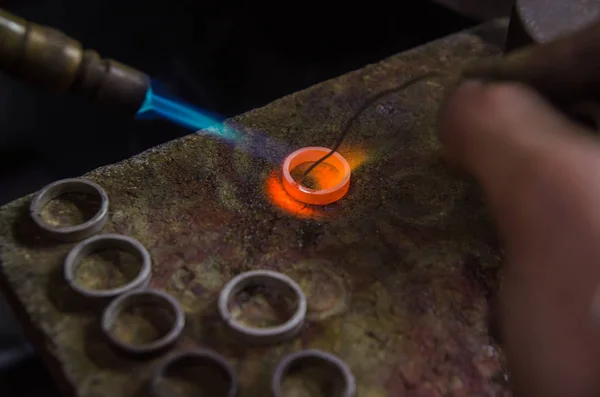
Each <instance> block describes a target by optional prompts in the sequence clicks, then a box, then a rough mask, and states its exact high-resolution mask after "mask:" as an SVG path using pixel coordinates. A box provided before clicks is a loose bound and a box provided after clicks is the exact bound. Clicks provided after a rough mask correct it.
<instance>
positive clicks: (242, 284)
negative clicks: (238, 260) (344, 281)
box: [219, 270, 306, 343]
mask: <svg viewBox="0 0 600 397" xmlns="http://www.w3.org/2000/svg"><path fill="white" fill-rule="evenodd" d="M219 313H220V315H221V318H222V319H223V320H224V321H225V322H226V323H227V324H228V325H229V327H231V329H232V330H233V331H234V332H235V333H236V334H237V335H238V336H240V337H242V338H244V339H246V340H248V341H251V342H256V343H277V342H280V341H282V340H286V339H289V338H292V337H294V336H295V335H296V334H297V333H298V332H299V331H300V329H301V328H302V325H303V324H304V320H305V317H306V297H305V296H304V292H302V289H301V288H300V286H299V285H298V284H297V283H296V282H295V281H294V280H292V279H291V278H289V277H288V276H286V275H284V274H281V273H277V272H273V271H268V270H255V271H250V272H246V273H242V274H240V275H238V276H236V277H234V278H233V279H231V280H230V281H229V282H228V283H227V284H226V285H225V287H224V288H223V290H221V293H220V295H219Z"/></svg>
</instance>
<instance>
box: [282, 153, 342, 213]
mask: <svg viewBox="0 0 600 397" xmlns="http://www.w3.org/2000/svg"><path fill="white" fill-rule="evenodd" d="M330 151H331V149H327V148H324V147H318V146H311V147H306V148H302V149H299V150H296V151H295V152H294V153H292V154H290V155H289V156H288V157H287V158H286V159H285V161H284V163H283V178H282V179H283V187H284V188H285V190H286V192H287V193H288V194H289V195H290V196H292V197H293V198H295V199H296V200H298V201H300V202H303V203H305V204H313V205H326V204H331V203H333V202H336V201H338V200H339V199H341V198H342V197H344V196H345V195H346V193H347V192H348V189H349V188H350V174H351V170H350V165H349V164H348V161H346V159H345V158H344V157H342V156H341V155H340V154H339V153H337V152H335V153H333V155H331V156H329V157H328V158H327V159H326V160H325V161H323V163H321V164H319V165H318V166H317V167H315V168H314V170H312V171H311V173H310V174H309V175H308V176H307V177H306V178H305V179H304V181H302V184H300V183H298V181H299V180H300V178H301V176H302V175H303V174H304V172H305V171H306V169H308V167H310V166H311V165H312V164H313V163H315V162H316V161H317V160H319V159H320V158H322V157H323V156H325V155H326V154H328V153H329V152H330Z"/></svg>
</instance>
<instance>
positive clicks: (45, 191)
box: [29, 178, 108, 241]
mask: <svg viewBox="0 0 600 397" xmlns="http://www.w3.org/2000/svg"><path fill="white" fill-rule="evenodd" d="M67 193H85V194H90V195H95V196H99V198H100V208H99V209H98V212H96V214H95V215H94V216H93V217H92V218H91V219H89V220H87V221H85V222H83V223H81V224H79V225H75V226H63V227H55V226H52V225H50V224H48V223H47V222H45V221H44V220H43V219H42V217H41V216H40V212H41V211H42V209H43V208H44V206H46V204H48V203H49V202H50V201H52V200H54V199H55V198H57V197H59V196H62V195H63V194H67ZM29 212H30V214H31V217H32V218H33V221H34V222H35V223H36V224H37V225H38V226H39V227H40V228H41V229H42V230H43V231H44V232H46V233H47V234H48V235H49V236H51V237H53V238H55V239H56V240H59V241H77V240H83V239H84V238H87V237H89V236H91V235H93V234H95V233H97V232H99V231H100V230H101V229H102V228H103V227H104V225H105V224H106V221H107V220H108V195H107V194H106V192H105V191H104V189H102V187H100V185H98V184H96V183H94V182H92V181H89V180H87V179H80V178H71V179H62V180H60V181H56V182H53V183H51V184H49V185H47V186H45V187H44V188H42V190H40V192H39V193H38V194H37V195H36V196H35V197H34V198H33V200H32V201H31V204H30V206H29Z"/></svg>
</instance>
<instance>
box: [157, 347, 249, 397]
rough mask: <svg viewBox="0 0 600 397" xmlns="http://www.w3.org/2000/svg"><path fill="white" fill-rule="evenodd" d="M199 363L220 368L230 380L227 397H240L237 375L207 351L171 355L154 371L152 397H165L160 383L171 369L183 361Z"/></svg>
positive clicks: (220, 357) (224, 360) (225, 362)
mask: <svg viewBox="0 0 600 397" xmlns="http://www.w3.org/2000/svg"><path fill="white" fill-rule="evenodd" d="M188 360H189V361H197V362H200V363H209V364H211V365H213V366H214V367H215V368H218V369H219V370H220V371H221V373H222V374H223V375H224V376H225V377H226V378H227V379H228V380H229V389H228V390H227V394H225V397H236V396H237V395H238V390H239V385H238V379H237V375H236V374H235V372H234V370H233V368H232V367H231V365H229V363H228V362H227V360H226V359H225V358H224V357H223V356H221V355H220V354H218V353H215V352H213V351H211V350H207V349H198V350H186V351H182V352H178V353H174V354H171V355H170V356H169V357H167V358H165V359H164V360H163V361H162V362H161V363H160V364H158V367H157V368H156V370H155V371H154V374H153V375H152V379H151V381H150V395H151V396H152V397H165V396H162V395H161V394H160V393H159V391H158V388H159V382H160V380H161V378H163V377H164V375H165V373H166V372H167V371H168V370H169V368H170V367H171V366H172V365H174V364H176V363H178V362H181V361H188Z"/></svg>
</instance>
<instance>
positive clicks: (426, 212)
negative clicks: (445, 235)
mask: <svg viewBox="0 0 600 397" xmlns="http://www.w3.org/2000/svg"><path fill="white" fill-rule="evenodd" d="M432 172H433V171H400V172H397V173H396V174H394V175H392V176H390V180H392V181H393V185H391V188H390V189H389V190H387V191H386V192H385V193H384V195H385V198H386V202H388V203H389V206H393V208H391V211H392V213H393V215H395V216H396V217H397V218H398V219H400V220H402V221H405V222H408V223H413V224H418V225H431V224H435V223H441V222H442V220H443V219H444V218H445V217H446V216H447V215H448V213H449V212H450V211H451V210H452V208H453V206H454V204H455V202H456V200H457V199H458V198H459V197H460V196H461V194H462V192H463V191H464V184H463V183H462V182H460V181H457V180H455V179H453V178H452V177H451V176H449V175H448V176H446V177H443V176H439V175H434V174H432Z"/></svg>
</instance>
